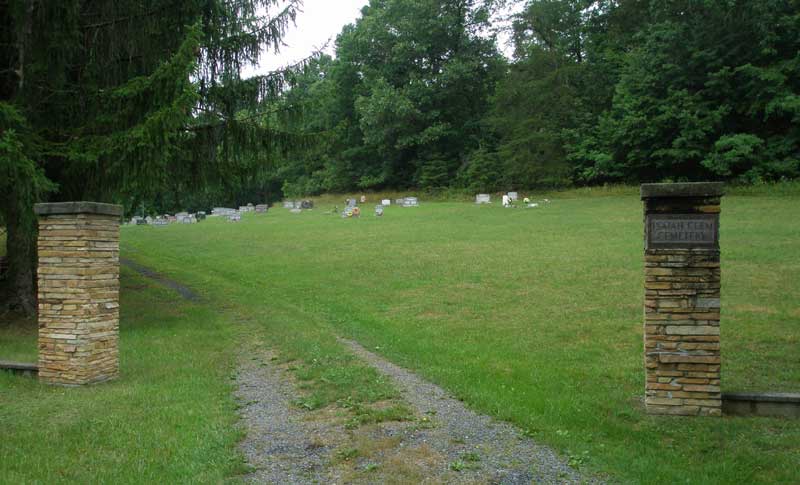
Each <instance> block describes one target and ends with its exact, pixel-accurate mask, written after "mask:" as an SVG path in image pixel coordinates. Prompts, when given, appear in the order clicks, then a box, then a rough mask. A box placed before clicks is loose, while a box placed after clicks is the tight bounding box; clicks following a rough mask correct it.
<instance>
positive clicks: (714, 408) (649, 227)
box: [641, 183, 722, 416]
mask: <svg viewBox="0 0 800 485" xmlns="http://www.w3.org/2000/svg"><path fill="white" fill-rule="evenodd" d="M641 192H642V200H643V201H644V212H645V304H644V347H645V368H646V376H647V378H646V391H645V392H646V395H645V405H646V409H647V412H648V413H649V414H667V415H683V416H721V414H722V402H721V394H720V392H721V391H720V365H721V360H720V249H719V214H720V201H721V197H722V184H718V183H689V184H644V185H642V188H641Z"/></svg>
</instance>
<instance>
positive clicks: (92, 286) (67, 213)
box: [34, 202, 122, 385]
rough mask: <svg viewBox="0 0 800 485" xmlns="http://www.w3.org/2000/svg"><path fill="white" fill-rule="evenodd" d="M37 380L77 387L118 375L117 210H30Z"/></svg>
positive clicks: (80, 206) (71, 205)
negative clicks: (34, 222) (34, 237)
mask: <svg viewBox="0 0 800 485" xmlns="http://www.w3.org/2000/svg"><path fill="white" fill-rule="evenodd" d="M34 211H35V212H36V214H37V215H38V216H39V239H38V252H39V269H38V288H39V290H38V291H39V295H38V296H39V379H41V380H42V381H44V382H47V383H50V384H61V385H82V384H89V383H93V382H102V381H107V380H109V379H114V378H115V377H117V376H118V374H119V351H118V340H119V221H120V217H121V216H122V206H119V205H112V204H99V203H96V202H62V203H57V204H36V205H35V206H34Z"/></svg>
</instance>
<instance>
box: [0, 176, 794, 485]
mask: <svg viewBox="0 0 800 485" xmlns="http://www.w3.org/2000/svg"><path fill="white" fill-rule="evenodd" d="M793 193H794V194H797V192H793ZM332 201H333V199H332V198H329V199H327V200H326V202H327V204H329V205H330V206H332ZM337 202H338V205H339V207H340V209H341V207H342V203H341V202H340V201H338V200H337ZM370 206H371V205H370V204H368V205H367V206H366V207H367V208H369V207H370ZM327 209H329V207H328V206H327V205H326V204H322V206H318V208H317V209H315V210H314V211H310V212H304V213H302V214H291V213H289V212H288V211H286V210H284V209H280V208H273V209H271V212H270V213H269V214H267V215H246V216H245V217H244V220H243V221H242V222H241V223H239V224H233V223H226V222H224V221H220V220H213V219H211V220H208V221H206V222H203V223H201V224H198V225H191V226H189V225H172V226H169V227H164V228H155V227H142V226H139V227H131V226H129V227H125V228H123V232H122V245H123V247H122V252H123V256H125V257H129V258H132V259H135V260H137V261H139V262H141V263H143V264H146V265H149V266H152V267H154V268H157V269H159V270H160V271H162V272H164V273H166V274H168V275H170V276H172V277H174V278H175V279H178V280H180V281H181V282H183V283H185V284H187V285H189V286H191V287H193V288H194V289H196V290H199V291H200V292H201V293H202V294H203V296H204V299H205V300H204V303H202V304H193V305H177V306H176V305H168V304H167V302H166V301H165V300H158V301H159V302H160V303H159V304H158V305H152V306H150V305H147V304H145V302H147V301H148V300H149V298H150V297H149V296H148V295H150V294H151V293H153V294H155V293H158V292H157V291H156V290H152V289H147V290H146V291H140V292H139V291H137V292H134V291H132V290H128V291H125V290H123V298H124V301H123V312H124V314H123V330H122V332H123V333H122V342H123V348H122V355H123V372H124V373H125V374H124V377H123V379H122V380H121V381H119V382H117V383H114V384H110V385H108V386H100V387H96V388H92V389H90V390H86V391H84V390H78V391H76V392H73V391H68V392H67V393H66V394H64V393H65V391H64V390H59V389H56V390H50V389H46V388H41V387H39V386H37V385H35V384H33V383H30V382H21V381H19V380H17V379H10V378H5V377H3V376H0V379H2V380H0V405H2V403H3V402H4V397H3V393H5V395H6V397H5V402H8V395H9V394H10V395H13V396H14V399H15V401H16V400H17V399H18V397H17V396H18V395H22V396H25V397H23V398H22V403H23V404H24V405H22V406H19V407H20V409H19V410H18V411H14V413H15V414H12V415H10V416H9V415H8V413H7V412H6V411H5V410H3V411H1V412H0V420H3V421H5V420H8V421H9V422H10V423H12V426H14V427H12V428H11V429H12V430H13V431H12V435H13V436H15V437H18V436H19V437H23V438H25V440H27V441H26V443H27V442H30V444H29V445H27V446H25V447H22V449H21V450H20V451H15V449H12V450H11V451H8V449H7V448H3V444H0V450H3V451H2V452H1V453H0V458H2V461H0V463H7V461H8V460H9V459H12V460H13V461H14V463H16V462H20V463H22V464H21V465H20V467H19V470H22V469H25V467H26V466H27V467H30V466H32V461H33V460H37V459H38V458H36V457H31V456H30V455H32V454H33V453H35V452H36V451H37V449H38V451H39V452H40V453H43V452H44V450H46V449H49V447H47V448H46V447H45V445H44V444H42V443H39V444H38V445H35V444H34V443H33V442H34V439H33V438H34V436H35V435H36V434H37V433H36V432H35V431H34V430H35V429H36V424H38V425H39V427H41V425H42V424H43V423H47V422H48V421H49V420H51V419H53V418H50V417H49V416H50V414H49V413H50V412H51V410H52V409H53V408H56V407H57V409H63V410H64V411H63V412H70V413H83V412H84V409H87V408H84V407H81V406H78V405H77V404H79V403H78V402H77V401H78V400H81V399H85V400H88V401H91V402H93V403H95V406H102V407H103V408H108V409H110V412H108V413H106V414H105V415H102V414H101V415H99V416H98V414H97V412H93V411H90V410H89V411H86V416H85V418H84V419H86V420H88V421H85V422H88V423H92V422H93V421H92V420H102V419H105V418H108V419H109V421H108V422H107V423H106V425H107V426H110V427H112V428H113V427H114V426H117V427H119V428H120V429H124V428H125V425H126V423H127V425H128V426H130V425H131V423H130V422H129V421H125V420H130V417H120V416H119V415H120V414H122V413H135V412H136V410H137V409H139V408H137V407H136V406H134V405H133V404H132V403H130V402H128V401H127V400H126V399H125V393H124V392H123V391H121V389H129V392H130V395H136V396H142V391H141V389H143V388H147V387H146V386H152V387H153V388H155V391H154V392H157V393H158V395H159V396H161V397H159V398H156V402H158V400H164V401H172V400H175V401H179V402H182V401H183V399H182V397H181V396H183V397H185V398H186V399H187V401H188V400H190V399H189V396H188V394H186V395H184V394H183V393H184V392H186V393H189V392H190V391H191V392H193V393H200V392H203V393H205V398H206V399H207V400H208V401H207V402H213V403H214V408H215V409H218V410H219V413H220V414H215V415H214V417H213V418H211V417H204V421H202V422H201V423H199V424H198V426H201V428H200V430H199V431H198V430H196V429H192V428H183V427H178V429H171V430H170V429H167V430H165V431H168V432H170V433H171V434H169V435H168V436H166V437H164V438H163V439H164V440H166V441H168V442H174V441H175V440H179V439H180V436H181V435H182V434H184V433H194V434H193V436H194V437H200V436H201V435H203V433H205V432H206V431H207V430H208V429H219V433H220V434H219V435H218V447H216V448H214V451H209V453H213V454H214V456H215V457H216V461H204V462H202V463H199V464H196V465H195V466H200V467H207V470H206V469H205V468H204V470H206V472H207V473H208V475H203V473H201V472H200V471H199V470H198V471H197V473H196V474H194V475H193V476H195V477H197V481H213V480H215V479H216V478H217V477H218V476H222V475H226V474H227V475H230V474H231V473H233V471H234V470H235V463H236V458H235V454H232V451H231V450H230V444H231V442H232V440H235V431H230V429H232V428H230V425H231V423H232V420H233V412H232V405H231V402H230V398H229V397H227V396H228V395H227V394H226V393H227V391H228V387H229V386H228V384H227V375H228V374H227V373H229V370H230V367H229V365H230V362H231V358H232V357H231V356H232V354H233V353H235V352H236V350H237V349H242V348H245V347H243V346H242V345H243V344H247V343H248V342H258V341H260V340H261V339H264V340H266V342H268V344H269V345H272V346H275V347H276V348H278V349H280V350H281V351H282V353H283V355H284V358H285V359H287V360H294V359H296V361H297V368H298V375H299V377H301V379H304V380H305V381H306V382H307V383H308V387H309V393H310V394H309V397H308V405H309V407H319V406H322V405H325V404H327V403H330V402H335V401H339V402H341V401H342V400H343V399H347V397H348V396H350V395H356V399H357V400H362V401H369V400H377V399H381V398H384V397H386V396H391V395H392V393H393V390H392V389H391V386H388V385H387V384H386V383H383V382H380V381H379V380H378V379H376V376H375V375H374V373H373V372H372V371H371V370H370V369H368V368H365V367H364V366H362V365H360V364H359V363H358V362H356V361H354V360H353V359H352V357H351V356H349V355H348V354H347V353H346V352H345V351H344V350H343V349H342V348H341V346H340V345H339V344H337V343H336V341H335V338H334V336H335V335H341V336H344V337H348V338H353V339H355V340H357V341H359V342H360V343H362V344H363V345H365V346H367V347H369V348H371V349H373V350H375V351H376V352H378V353H381V354H383V355H385V356H386V357H388V358H389V359H391V360H392V361H394V362H396V363H398V364H400V365H403V366H405V367H407V368H410V369H414V370H415V371H417V372H418V373H420V374H422V375H424V376H425V377H427V378H429V379H431V380H432V381H434V382H436V383H438V384H440V385H442V386H444V387H446V388H447V389H449V390H450V391H451V392H452V393H454V394H455V395H456V396H458V397H460V398H461V399H463V400H465V401H466V402H467V403H468V404H469V405H470V406H472V407H474V408H475V409H478V410H480V411H483V412H486V413H489V414H492V415H494V416H497V417H499V418H501V419H505V420H508V421H511V422H514V423H515V424H517V425H518V426H520V427H521V428H523V429H526V430H528V432H529V433H530V434H531V435H532V436H534V437H535V438H536V439H538V440H539V441H541V442H543V443H546V444H549V445H552V446H554V447H555V448H556V449H557V450H559V451H561V452H562V453H563V454H564V455H565V456H568V457H570V458H571V461H572V462H573V463H574V464H577V465H581V466H584V467H586V469H587V470H589V471H593V472H600V473H607V474H609V475H610V476H611V477H613V478H615V479H618V480H620V481H624V482H648V483H673V482H677V481H682V482H683V481H687V480H689V481H691V482H693V483H726V482H727V483H735V482H737V483H738V482H763V483H769V482H772V483H791V482H796V481H797V480H798V472H797V470H798V469H800V422H798V421H796V420H795V421H791V420H782V419H767V418H728V417H726V418H722V419H713V418H699V419H698V418H695V419H691V418H667V417H649V416H646V415H644V413H643V405H642V398H643V394H644V368H643V348H642V299H643V278H644V277H643V264H642V259H643V256H642V207H641V202H640V201H639V199H638V197H637V196H636V195H635V193H634V191H631V190H624V189H621V190H618V191H613V192H612V193H611V195H610V196H605V197H595V196H593V194H587V193H581V192H575V193H570V194H563V195H562V196H560V197H559V196H558V194H556V195H555V197H554V200H553V202H552V204H550V205H548V206H546V207H542V208H539V209H531V210H504V209H502V208H500V207H497V206H496V205H495V206H480V207H478V206H475V205H474V204H467V203H447V202H439V203H426V202H425V199H424V198H423V199H422V206H421V207H419V208H397V207H390V208H388V209H387V210H386V215H385V216H384V217H383V218H382V219H378V218H375V217H373V216H372V214H371V211H370V210H365V215H364V216H363V217H362V218H361V219H360V220H343V219H341V218H340V217H338V216H334V215H326V214H325V211H326V210H327ZM721 231H722V232H721V244H722V249H723V255H722V264H723V270H722V271H723V307H722V314H723V321H722V352H723V380H722V387H723V390H724V391H734V390H780V391H800V354H798V352H797V349H798V344H800V302H798V299H797V295H798V294H799V293H800V197H798V196H797V195H791V194H789V195H788V196H786V195H784V196H780V197H770V196H765V195H760V196H755V197H753V196H743V195H740V196H729V197H726V198H725V199H724V200H723V216H722V224H721ZM131 281H136V285H140V284H141V282H140V281H138V279H135V278H134V277H133V276H131V275H130V274H129V273H127V272H126V273H125V274H124V278H123V282H124V285H125V286H126V287H128V286H130V285H131V284H132V283H131ZM132 293H135V294H134V295H131V294H132ZM125 295H127V296H125ZM159 295H160V296H159V298H163V296H164V295H161V294H160V293H159ZM137 299H138V300H137ZM126 309H127V310H126ZM212 309H213V310H212ZM175 312H178V313H179V314H184V313H183V312H186V313H185V315H188V317H181V316H174V315H173V314H174V313H175ZM193 313H197V314H199V316H198V315H194V314H193ZM170 315H173V317H172V320H170V318H169V317H170ZM126 322H127V323H126ZM136 322H138V324H137V323H136ZM137 325H138V327H137ZM165 327H171V328H172V329H173V330H172V331H165V330H163V329H164V328H165ZM137 328H138V329H137ZM178 330H179V331H178ZM2 332H3V331H2V329H1V328H0V357H2V354H3V352H4V347H3V346H4V345H5V342H6V341H7V340H8V339H7V338H6V340H3V338H4V337H3V334H2ZM193 338H196V339H197V340H198V343H197V344H195V343H193ZM152 346H155V348H157V349H161V350H157V351H156V350H152V351H151V352H152V354H153V357H154V358H155V360H156V361H161V360H163V361H162V362H159V363H157V364H156V363H153V362H150V361H149V360H148V357H146V356H147V355H148V354H147V352H148V349H151V347H152ZM161 346H164V348H163V349H162V348H161ZM196 347H197V348H196ZM167 348H168V349H170V352H167V351H166V349H167ZM137 349H138V350H137ZM198 349H199V350H198ZM203 349H205V350H203ZM239 351H240V352H241V350H239ZM184 361H191V362H192V363H193V364H194V365H192V366H188V367H184V366H187V364H186V363H185V362H184ZM134 364H135V365H134ZM171 365H177V366H178V367H179V368H180V369H183V370H185V373H184V372H179V373H177V375H174V373H172V372H168V367H169V366H171ZM126 366H127V367H126ZM139 366H141V367H139ZM126 369H127V370H126ZM181 379H185V380H186V381H188V382H192V381H193V380H194V379H197V380H201V381H203V382H204V384H203V388H202V390H200V389H195V388H194V387H192V388H191V389H184V387H182V386H181V385H179V383H178V382H177V381H176V380H178V381H180V380H181ZM181 382H184V381H181ZM142 386H145V387H142ZM26 393H27V394H26ZM42 396H44V397H45V398H44V399H43V398H42ZM64 396H66V397H64ZM102 396H104V397H102ZM191 398H192V399H197V398H198V396H196V395H192V396H191ZM63 399H69V400H70V401H71V402H70V403H69V405H67V406H64V403H63ZM29 400H30V402H31V404H30V405H27V404H25V403H28V401H29ZM142 400H143V401H144V402H150V401H152V400H149V399H148V400H144V398H142ZM72 401H75V404H76V406H75V409H73V408H71V406H72V404H73V403H72ZM98 402H100V403H103V404H102V405H101V404H97V403H98ZM193 402H194V403H195V405H196V402H195V401H193ZM48 403H49V404H48ZM47 406H50V407H47ZM16 407H17V406H15V409H16ZM87 407H88V408H89V409H91V406H87ZM120 407H121V408H120ZM143 407H144V408H145V409H148V408H149V406H147V405H143ZM31 408H33V410H34V412H35V413H36V414H34V417H35V419H31V417H30V416H31V412H32V411H31ZM45 408H46V409H45ZM115 408H116V409H115ZM8 409H10V408H8ZM168 409H172V407H170V406H168ZM187 409H192V410H194V409H195V407H194V406H192V405H191V403H186V404H185V407H184V408H182V410H183V411H184V412H186V410H187ZM202 409H203V410H204V411H206V412H208V409H206V408H205V407H202ZM178 410H179V409H176V412H177V411H178ZM139 412H140V413H142V412H143V411H139ZM197 412H200V410H197ZM148 419H156V418H155V417H148ZM175 419H180V420H186V419H188V417H187V416H184V415H180V416H176V417H174V418H173V420H175ZM120 420H122V421H121V422H120ZM26 421H29V422H31V423H32V424H30V429H28V430H27V431H26V430H25V429H23V428H25V424H24V423H25V422H26ZM212 422H213V423H216V424H219V425H220V426H221V428H215V427H213V426H211V423H212ZM2 424H3V429H4V430H5V429H8V428H7V425H6V423H5V422H3V423H2ZM202 426H205V427H202ZM154 428H156V429H158V428H157V427H156V426H154ZM70 429H71V428H70ZM226 430H227V431H226ZM136 431H137V432H141V433H143V432H144V431H139V430H138V429H137V430H136ZM125 433H127V434H128V435H126V436H127V438H120V439H131V437H130V436H129V434H130V433H133V431H131V430H126V431H125ZM149 433H155V431H151V430H148V434H149ZM38 434H39V435H41V432H38ZM94 436H96V434H95V433H92V434H88V433H87V434H86V437H85V439H86V440H89V439H90V438H92V437H94ZM215 436H216V435H215ZM63 439H66V437H64V438H63ZM12 441H14V440H12ZM78 441H79V440H78ZM156 441H157V440H156ZM70 443H72V442H70ZM48 444H49V445H51V446H52V442H51V443H48ZM203 444H204V445H205V448H204V449H207V448H210V447H212V446H211V444H210V443H205V442H204V443H203ZM6 446H7V445H6ZM37 446H38V448H37ZM65 446H67V445H65ZM162 446H163V443H160V442H159V443H153V442H150V441H147V440H142V441H140V442H137V447H136V448H135V449H132V450H131V451H130V454H131V455H132V456H127V455H125V454H119V455H116V456H104V455H105V453H106V449H107V448H108V447H107V446H105V444H102V443H98V448H96V449H95V453H94V454H89V455H87V457H86V459H87V460H88V459H92V460H98V462H97V463H96V464H94V465H95V466H92V467H91V468H92V470H94V473H96V474H97V475H93V477H94V478H100V479H103V478H108V479H113V478H115V477H114V476H113V473H115V472H116V470H114V469H113V467H114V466H117V465H118V463H117V462H115V461H114V460H119V461H120V462H126V463H125V465H126V466H127V465H132V463H131V462H134V463H135V462H136V460H137V456H136V453H143V452H144V451H143V450H147V449H148V448H149V449H150V450H160V449H162ZM176 446H177V445H176ZM225 446H228V448H225ZM59 448H63V447H59V446H52V449H59ZM68 448H69V449H70V453H72V449H73V448H72V445H69V447H68ZM110 449H114V450H116V448H114V446H110ZM123 449H124V448H123ZM177 450H178V448H177V447H176V448H175V451H174V452H175V453H176V454H177V453H178V451H177ZM62 451H63V449H62ZM184 451H185V452H186V453H189V452H190V451H191V452H192V453H200V451H197V450H195V449H193V448H192V449H191V450H184ZM10 453H14V454H13V455H11V454H10ZM118 453H122V452H121V451H120V452H118ZM94 455H100V456H94ZM89 456H91V458H89ZM185 458H186V462H185V466H187V467H188V466H190V465H189V463H190V462H191V460H192V459H197V458H200V459H205V458H203V457H200V456H194V455H192V454H188V455H186V456H185ZM168 461H169V459H168V457H166V456H165V457H164V462H165V463H166V462H168ZM221 464H222V466H220V465H221ZM6 466H8V465H4V464H0V471H2V470H3V467H6ZM106 466H108V468H111V469H106ZM121 468H122V466H121V465H120V466H118V469H121ZM14 469H17V468H14ZM152 469H153V470H159V465H157V464H153V465H152ZM191 471H192V472H194V471H195V470H191ZM76 473H77V472H76ZM85 473H89V472H88V471H86V472H85ZM103 473H107V474H108V475H102V476H101V474H103ZM120 473H121V472H120ZM214 473H216V474H218V475H215V474H214ZM0 474H2V473H0ZM183 476H187V475H186V474H185V475H183ZM76 478H87V477H83V476H81V477H76ZM95 481H97V480H95Z"/></svg>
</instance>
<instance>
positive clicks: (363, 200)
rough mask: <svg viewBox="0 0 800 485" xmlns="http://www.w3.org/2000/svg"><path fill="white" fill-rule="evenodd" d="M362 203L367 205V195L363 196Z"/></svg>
mask: <svg viewBox="0 0 800 485" xmlns="http://www.w3.org/2000/svg"><path fill="white" fill-rule="evenodd" d="M361 203H362V204H366V203H367V196H366V195H362V196H361Z"/></svg>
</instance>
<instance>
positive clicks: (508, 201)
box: [475, 192, 550, 207]
mask: <svg viewBox="0 0 800 485" xmlns="http://www.w3.org/2000/svg"><path fill="white" fill-rule="evenodd" d="M518 200H519V193H518V192H509V193H507V194H506V195H504V196H503V207H516V206H515V205H514V202H516V201H518ZM523 202H524V204H525V206H526V207H539V203H538V202H531V200H530V199H529V198H527V197H525V199H523ZM541 202H544V203H550V200H548V199H543V200H542V201H541ZM475 203H476V204H491V203H492V196H491V195H489V194H478V195H476V196H475Z"/></svg>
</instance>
